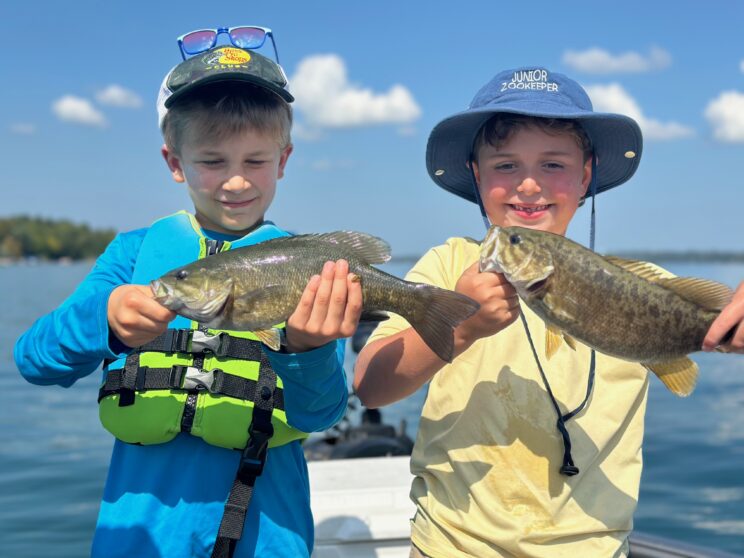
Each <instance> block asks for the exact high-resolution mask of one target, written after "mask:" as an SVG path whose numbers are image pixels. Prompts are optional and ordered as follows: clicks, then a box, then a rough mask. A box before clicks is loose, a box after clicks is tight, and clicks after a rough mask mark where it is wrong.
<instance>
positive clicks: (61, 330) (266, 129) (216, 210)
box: [15, 46, 362, 557]
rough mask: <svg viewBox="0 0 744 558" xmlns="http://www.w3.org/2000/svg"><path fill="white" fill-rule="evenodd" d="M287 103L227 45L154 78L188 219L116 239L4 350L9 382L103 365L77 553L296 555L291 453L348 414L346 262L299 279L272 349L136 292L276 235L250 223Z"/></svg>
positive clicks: (269, 185)
mask: <svg viewBox="0 0 744 558" xmlns="http://www.w3.org/2000/svg"><path fill="white" fill-rule="evenodd" d="M292 101H293V98H292V96H291V95H290V94H289V92H288V91H287V90H286V77H285V75H284V72H283V71H282V69H281V67H280V66H279V65H278V64H277V63H274V62H273V61H272V60H270V59H268V58H266V57H263V56H261V55H260V54H258V53H256V52H254V51H249V50H245V49H242V48H235V47H232V46H228V47H223V46H220V47H214V48H211V49H210V50H208V51H206V52H203V53H201V54H198V55H196V56H194V57H192V58H189V59H187V60H184V62H182V63H181V64H179V65H178V66H176V67H175V68H174V69H173V70H172V71H171V72H169V74H168V75H167V76H166V78H165V80H164V81H163V85H162V88H161V92H160V97H159V99H158V112H159V120H160V126H161V130H162V132H163V137H164V139H165V145H164V146H163V147H162V154H163V157H164V158H165V161H166V163H167V165H168V168H169V169H170V172H171V174H172V176H173V179H174V180H175V181H176V182H179V183H185V184H186V186H187V188H188V191H189V194H190V196H191V199H192V200H193V203H194V214H193V215H192V214H189V213H186V212H179V213H177V214H175V215H171V216H169V217H165V218H163V219H161V220H159V221H156V222H155V223H153V225H152V226H150V227H149V228H146V229H139V230H135V231H131V232H127V233H122V234H120V235H118V236H117V237H116V238H115V239H114V240H113V241H112V242H111V244H110V245H109V246H108V247H107V249H106V251H105V252H104V253H103V254H102V255H101V256H100V258H99V259H98V260H97V262H96V264H95V266H94V268H93V270H92V271H91V272H90V274H89V275H88V276H87V277H86V278H85V279H84V280H83V282H82V283H81V284H80V285H79V286H78V288H77V289H76V291H75V292H74V293H73V294H72V295H71V296H70V297H69V298H68V299H67V300H66V301H65V302H64V303H63V304H62V305H61V306H60V307H59V308H57V309H56V310H54V311H53V312H51V313H50V314H48V315H46V316H43V317H42V318H40V319H39V320H37V321H36V323H34V325H33V326H32V327H31V328H30V329H29V330H28V331H27V332H26V333H25V334H24V335H23V336H21V338H20V339H19V340H18V342H17V344H16V347H15V360H16V363H17V366H18V368H19V370H20V371H21V374H22V375H23V376H24V377H25V378H26V379H27V380H28V381H29V382H31V383H35V384H39V385H50V384H56V385H61V386H63V387H69V386H71V385H72V384H74V383H75V382H76V381H77V380H79V379H80V378H82V377H84V376H87V375H89V374H91V373H92V372H93V371H95V370H96V369H97V368H98V367H99V366H100V365H101V362H102V361H103V362H104V364H105V366H104V375H103V384H102V387H101V391H100V393H99V402H100V415H101V420H102V422H103V424H104V426H105V427H106V428H107V429H108V430H109V431H111V432H112V433H113V434H114V435H115V436H116V437H117V440H116V441H115V444H114V449H113V455H112V457H111V464H110V468H109V474H108V479H107V482H106V487H105V489H104V494H103V500H102V502H101V507H100V513H99V518H98V523H97V526H96V532H95V536H94V540H93V545H92V555H93V556H106V557H113V556H139V557H145V556H158V557H161V556H162V557H165V556H168V557H171V556H184V557H186V556H189V557H191V556H210V555H212V556H218V555H219V556H230V555H233V554H234V555H235V556H288V557H296V556H309V554H310V553H311V550H312V541H313V520H312V515H311V512H310V496H309V483H308V477H307V467H306V463H305V459H304V456H303V452H302V449H301V447H300V440H302V439H303V438H304V437H305V436H306V435H307V434H306V433H309V432H313V431H320V430H324V429H326V428H328V427H330V426H331V425H333V424H334V423H335V422H337V421H338V420H339V419H340V418H341V417H342V415H343V413H344V411H345V409H346V402H347V393H348V392H347V385H346V376H345V373H344V370H343V367H342V364H343V360H344V343H343V342H342V341H340V339H342V338H345V337H348V336H350V335H351V334H352V333H353V331H354V330H355V328H356V325H357V323H358V320H359V316H360V313H361V306H362V295H361V286H360V283H359V282H358V281H355V277H354V276H353V275H352V274H350V273H349V270H348V263H347V262H345V261H343V260H340V261H338V262H327V263H326V265H325V267H324V268H323V270H322V273H321V274H320V275H317V276H314V277H313V278H312V279H311V280H310V282H309V283H308V285H307V288H306V290H305V292H304V293H303V296H302V300H301V301H300V303H299V305H298V307H297V309H296V310H295V312H294V314H293V315H292V316H291V317H290V318H289V319H288V320H287V323H286V328H285V336H284V339H285V344H284V346H283V347H282V350H281V351H272V350H270V349H268V348H267V347H265V346H263V345H261V344H260V342H259V341H258V338H257V337H256V336H255V335H253V334H251V333H245V332H219V331H213V330H208V329H207V328H205V327H203V326H201V325H200V324H198V323H196V322H191V321H189V320H188V319H186V318H183V317H180V316H176V315H175V314H173V313H172V312H171V311H170V310H168V309H166V308H164V307H163V306H161V305H160V304H159V303H157V302H156V301H155V300H154V299H153V295H152V292H151V290H150V288H149V287H148V286H147V284H148V283H149V282H150V281H151V280H152V279H155V278H157V277H159V276H160V275H162V274H163V273H165V272H167V271H169V270H171V269H173V268H176V267H178V266H181V265H184V264H187V263H189V262H191V261H194V260H195V259H197V258H201V257H208V256H209V255H211V254H213V253H216V252H219V251H224V250H225V249H229V248H231V247H237V246H243V245H250V244H255V243H257V242H261V241H264V240H268V239H271V238H275V237H280V236H287V234H288V233H287V232H285V231H284V230H282V229H280V228H279V227H277V226H276V225H274V224H273V223H272V222H270V221H266V220H264V215H265V213H266V211H267V210H268V208H269V206H270V205H271V202H272V200H273V197H274V194H275V190H276V182H277V180H278V179H280V178H282V176H283V173H284V168H285V165H286V163H287V160H288V158H289V156H290V154H291V153H292V144H291V142H290V127H291V120H292V113H291V108H290V106H289V103H290V102H292ZM267 447H268V448H269V449H268V450H267ZM226 502H227V504H226ZM246 508H247V515H246ZM215 541H217V542H215Z"/></svg>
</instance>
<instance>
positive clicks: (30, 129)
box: [10, 122, 36, 136]
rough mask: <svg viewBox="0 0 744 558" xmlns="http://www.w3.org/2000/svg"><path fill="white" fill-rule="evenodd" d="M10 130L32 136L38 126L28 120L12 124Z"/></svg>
mask: <svg viewBox="0 0 744 558" xmlns="http://www.w3.org/2000/svg"><path fill="white" fill-rule="evenodd" d="M10 131H11V132H13V133H14V134H19V135H21V136H30V135H31V134H35V133H36V126H34V125H33V124H28V123H27V122H17V123H15V124H11V125H10Z"/></svg>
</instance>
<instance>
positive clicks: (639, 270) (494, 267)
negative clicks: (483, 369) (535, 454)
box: [480, 227, 733, 396]
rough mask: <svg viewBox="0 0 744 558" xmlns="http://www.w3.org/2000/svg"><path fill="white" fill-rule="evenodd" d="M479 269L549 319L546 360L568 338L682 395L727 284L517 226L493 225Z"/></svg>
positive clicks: (688, 388) (726, 298) (726, 296)
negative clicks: (495, 275)
mask: <svg viewBox="0 0 744 558" xmlns="http://www.w3.org/2000/svg"><path fill="white" fill-rule="evenodd" d="M480 270H481V271H496V272H500V273H503V274H504V275H505V276H506V279H507V280H508V281H509V282H510V283H511V284H512V285H513V286H514V288H515V289H516V290H517V292H518V293H519V296H520V298H521V299H522V300H523V301H524V302H525V304H527V306H529V307H530V308H531V309H532V310H533V311H534V312H535V313H536V314H537V315H538V316H540V317H541V318H542V319H543V320H545V322H546V323H547V332H546V339H545V345H546V346H545V352H546V354H547V356H548V358H550V357H551V356H552V355H553V354H554V353H555V351H556V350H558V348H559V347H560V345H561V342H562V340H565V341H566V343H567V344H568V345H570V346H571V345H572V344H573V339H572V338H575V339H578V340H579V341H581V342H582V343H584V344H586V345H588V346H589V347H592V348H594V349H596V350H598V351H600V352H602V353H605V354H607V355H612V356H615V357H618V358H622V359H625V360H629V361H634V362H640V363H641V364H643V365H644V366H645V367H646V368H648V369H649V370H651V371H652V372H654V373H655V374H656V375H657V376H658V377H659V379H660V380H661V381H662V382H664V384H665V385H666V386H667V387H668V388H669V389H670V390H671V391H672V392H674V393H676V394H677V395H681V396H687V395H689V394H690V393H692V390H693V389H694V387H695V382H696V380H697V373H698V367H697V365H696V364H695V363H694V362H693V361H691V360H690V359H689V358H687V356H686V355H688V354H689V353H692V352H695V351H699V350H701V348H702V344H703V339H704V338H705V335H706V333H707V332H708V329H709V328H710V325H711V323H712V322H713V320H714V319H715V318H716V317H717V316H718V314H719V312H720V310H721V309H722V308H723V307H724V306H725V305H726V304H727V303H728V301H729V300H730V299H731V296H732V294H733V293H732V291H731V289H729V288H728V287H727V286H726V285H722V284H720V283H716V282H713V281H708V280H704V279H695V278H686V277H668V276H665V275H664V274H662V273H661V272H660V271H659V269H658V268H656V267H655V266H653V265H651V264H647V263H644V262H638V261H633V260H626V259H621V258H616V257H612V256H606V257H604V256H601V255H599V254H597V253H595V252H593V251H591V250H589V249H587V248H585V247H583V246H581V245H579V244H577V243H575V242H573V241H571V240H569V239H567V238H565V237H563V236H560V235H556V234H553V233H549V232H544V231H539V230H533V229H526V228H522V227H503V228H499V227H491V229H490V230H489V232H488V235H487V236H486V239H485V240H484V242H483V245H482V248H481V257H480Z"/></svg>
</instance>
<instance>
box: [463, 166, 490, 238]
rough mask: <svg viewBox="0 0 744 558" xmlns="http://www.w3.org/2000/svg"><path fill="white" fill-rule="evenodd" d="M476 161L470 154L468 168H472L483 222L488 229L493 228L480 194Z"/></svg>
mask: <svg viewBox="0 0 744 558" xmlns="http://www.w3.org/2000/svg"><path fill="white" fill-rule="evenodd" d="M474 162H475V159H474V158H473V156H472V155H470V162H469V164H468V168H469V169H470V178H472V180H473V191H474V192H475V201H476V202H477V203H478V208H480V212H481V217H483V224H484V225H485V226H486V230H488V229H490V228H491V220H490V219H489V218H488V215H487V214H486V208H485V207H484V206H483V199H482V198H481V195H480V190H478V181H477V180H476V179H475V171H473V163H474Z"/></svg>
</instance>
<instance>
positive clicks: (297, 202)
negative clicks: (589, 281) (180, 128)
mask: <svg viewBox="0 0 744 558" xmlns="http://www.w3.org/2000/svg"><path fill="white" fill-rule="evenodd" d="M672 9H673V12H672V11H671V10H672ZM238 24H256V25H263V26H267V27H271V28H272V29H273V30H274V32H275V36H276V41H277V46H278V49H279V54H280V57H281V62H282V65H283V66H284V68H285V71H286V73H287V75H288V76H289V79H290V87H291V90H292V91H293V93H294V94H295V96H296V97H297V98H298V102H297V103H296V106H295V114H296V121H297V122H296V123H297V127H296V129H295V131H294V143H295V153H294V154H293V155H292V158H291V159H290V161H289V164H288V168H287V174H286V176H285V178H284V179H283V180H282V181H281V182H280V183H279V190H278V195H277V198H276V200H275V202H274V205H273V206H272V208H271V210H270V212H269V214H268V217H269V218H272V219H273V220H275V221H276V222H277V223H278V224H280V225H282V226H284V227H286V228H290V229H292V230H296V231H299V232H320V231H329V230H336V229H355V230H361V231H365V232H369V233H373V234H376V235H379V236H381V237H383V238H385V239H386V240H388V242H390V244H391V245H392V248H393V254H394V255H395V254H398V255H403V254H418V253H421V252H423V251H424V250H425V249H427V248H428V247H430V246H433V245H436V244H439V243H441V242H443V241H444V240H445V239H446V238H447V237H449V236H457V235H468V236H475V237H482V234H483V231H482V222H481V221H480V217H479V214H478V211H477V209H476V208H475V206H473V205H472V204H469V203H468V202H465V201H463V200H460V199H459V198H455V197H454V196H452V195H450V194H447V193H445V192H444V191H442V190H440V189H439V188H437V187H436V186H435V185H434V183H433V182H431V180H430V179H429V177H428V175H427V173H426V169H425V164H424V153H425V147H426V140H427V136H428V133H429V131H430V130H431V128H432V127H433V126H434V125H435V124H436V123H437V122H438V121H439V120H441V119H442V118H444V117H445V116H448V115H450V114H452V113H454V112H457V111H460V110H462V109H464V108H465V107H466V106H467V104H468V102H469V101H470V99H471V98H472V96H473V95H474V93H475V92H476V91H477V89H478V88H479V87H480V86H481V85H483V84H484V83H485V82H486V81H488V80H489V79H490V78H491V77H492V76H493V75H494V74H495V73H497V72H498V71H500V70H503V69H507V68H513V67H517V66H521V65H533V66H542V67H546V68H548V69H550V70H553V71H560V72H563V73H566V74H568V75H569V76H571V77H573V78H575V79H576V80H577V81H579V82H580V83H582V84H583V85H585V86H586V87H587V89H588V90H589V92H590V96H591V97H592V100H593V101H594V104H595V108H596V109H600V110H608V111H613V112H623V113H625V114H629V115H630V116H632V117H634V118H636V119H637V120H639V122H640V124H641V127H642V129H643V131H644V134H645V148H644V153H643V158H642V160H641V165H640V169H639V171H638V172H637V173H636V175H635V177H634V178H633V179H632V180H631V181H630V182H628V183H626V184H624V185H622V186H621V187H619V188H617V189H615V190H613V191H610V192H608V193H604V194H602V195H601V196H599V197H598V199H597V212H598V227H597V234H598V236H597V248H598V249H599V250H601V251H606V252H612V251H620V250H627V249H639V248H649V249H676V250H687V249H695V250H708V249H710V250H744V203H743V202H744V177H742V166H743V163H744V41H742V34H741V29H742V28H743V26H744V3H742V2H737V1H733V0H731V1H721V2H715V3H703V2H676V3H666V2H652V1H648V0H645V1H637V0H627V1H625V2H622V3H611V4H609V3H601V2H596V1H595V2H579V1H562V2H555V1H545V2H526V1H525V2H501V1H496V0H491V1H482V2H451V1H449V2H437V1H428V2H393V1H387V0H378V1H376V2H369V3H361V2H349V1H346V2H340V1H324V0H317V1H314V2H293V1H288V2H268V1H264V2H245V1H244V2H229V1H223V2H218V3H217V2H214V3H213V2H209V3H208V2H192V1H181V2H140V1H129V2H117V1H113V0H112V1H108V2H101V1H98V2H93V1H80V2H78V1H74V0H69V1H66V2H58V1H51V0H39V1H36V2H19V1H14V0H9V1H6V2H3V3H2V5H0V32H1V33H2V35H1V36H2V37H3V38H4V39H5V41H6V42H7V44H9V45H12V46H11V47H6V49H5V56H4V63H3V72H2V85H3V86H2V88H0V106H2V107H3V108H2V111H1V112H0V154H1V155H0V164H1V168H2V170H1V171H0V187H1V191H2V194H3V195H2V199H3V203H2V206H1V207H0V216H7V215H16V214H20V213H23V214H32V215H40V216H47V217H58V218H68V219H72V220H74V221H77V222H86V223H89V224H91V225H93V226H96V227H104V226H110V227H114V228H116V229H118V230H128V229H132V228H138V227H142V226H146V225H148V224H149V223H150V222H152V221H153V220H154V219H156V218H158V217H159V216H162V215H165V214H168V213H171V212H173V211H176V210H178V209H182V208H189V207H190V201H189V199H188V197H187V195H186V193H185V191H184V189H183V187H182V186H180V185H177V184H175V183H173V182H172V181H171V179H170V176H169V174H168V172H167V169H166V167H165V164H164V163H163V161H162V159H161V158H160V153H159V147H160V144H161V138H160V135H159V131H158V128H157V119H156V113H155V98H156V96H157V90H158V87H159V85H160V82H161V80H162V77H163V75H164V74H165V73H166V71H167V70H168V69H169V68H170V67H171V66H173V65H174V64H176V63H177V62H179V61H180V54H179V51H178V48H177V46H176V41H175V38H176V37H177V36H178V35H180V34H182V33H184V32H187V31H190V30H193V29H197V28H203V27H213V26H223V25H224V26H229V25H238ZM569 234H570V236H572V237H573V238H576V239H577V240H579V241H580V242H583V243H587V242H588V210H587V208H584V209H581V210H579V213H578V214H577V217H576V218H575V220H574V223H573V224H572V227H571V229H570V230H569Z"/></svg>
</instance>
